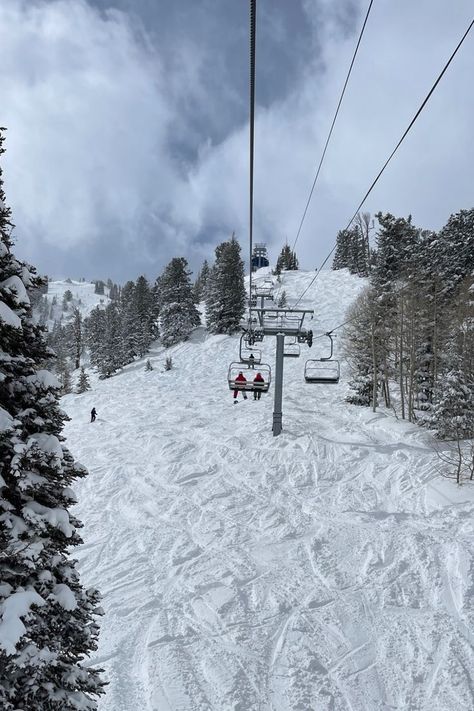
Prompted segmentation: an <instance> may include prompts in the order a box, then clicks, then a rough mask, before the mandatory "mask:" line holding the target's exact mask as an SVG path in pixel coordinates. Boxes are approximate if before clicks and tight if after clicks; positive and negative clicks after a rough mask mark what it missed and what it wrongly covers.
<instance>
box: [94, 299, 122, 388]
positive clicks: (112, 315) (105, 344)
mask: <svg viewBox="0 0 474 711" xmlns="http://www.w3.org/2000/svg"><path fill="white" fill-rule="evenodd" d="M104 314H105V331H104V333H103V335H102V343H101V349H100V355H99V359H98V363H97V367H98V370H99V373H100V377H101V378H110V376H111V375H113V374H114V373H115V372H116V371H117V370H119V369H120V368H122V367H123V366H124V365H125V356H124V352H123V340H122V321H121V318H120V312H119V310H118V307H117V303H116V302H115V301H111V302H110V303H109V304H108V305H107V308H106V309H105V312H104Z"/></svg>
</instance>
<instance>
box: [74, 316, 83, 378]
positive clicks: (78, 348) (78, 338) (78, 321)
mask: <svg viewBox="0 0 474 711" xmlns="http://www.w3.org/2000/svg"><path fill="white" fill-rule="evenodd" d="M71 339H72V344H73V352H74V368H76V370H77V368H79V366H80V365H81V355H82V349H83V343H82V316H81V312H80V311H79V309H74V312H73V320H72V325H71Z"/></svg>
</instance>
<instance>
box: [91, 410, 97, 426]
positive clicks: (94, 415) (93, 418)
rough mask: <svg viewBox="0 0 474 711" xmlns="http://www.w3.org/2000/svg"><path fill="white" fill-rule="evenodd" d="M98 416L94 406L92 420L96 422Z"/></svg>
mask: <svg viewBox="0 0 474 711" xmlns="http://www.w3.org/2000/svg"><path fill="white" fill-rule="evenodd" d="M96 417H97V411H96V409H95V407H93V408H92V410H91V422H95V418H96Z"/></svg>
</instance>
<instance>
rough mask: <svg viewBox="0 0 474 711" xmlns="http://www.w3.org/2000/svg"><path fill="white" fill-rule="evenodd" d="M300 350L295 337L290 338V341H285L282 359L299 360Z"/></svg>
mask: <svg viewBox="0 0 474 711" xmlns="http://www.w3.org/2000/svg"><path fill="white" fill-rule="evenodd" d="M300 353H301V349H300V347H299V345H298V341H297V338H296V336H293V337H291V340H289V341H285V346H284V350H283V357H284V358H299V357H300Z"/></svg>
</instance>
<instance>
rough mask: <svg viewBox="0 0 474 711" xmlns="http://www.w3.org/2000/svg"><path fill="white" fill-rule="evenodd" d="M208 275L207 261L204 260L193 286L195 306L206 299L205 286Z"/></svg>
mask: <svg viewBox="0 0 474 711" xmlns="http://www.w3.org/2000/svg"><path fill="white" fill-rule="evenodd" d="M209 273H210V268H209V264H208V261H207V259H205V260H204V262H203V265H202V267H201V269H200V270H199V274H198V275H197V278H196V281H195V282H194V286H193V295H194V302H195V303H196V304H200V303H201V301H205V299H206V286H207V280H208V279H209Z"/></svg>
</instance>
